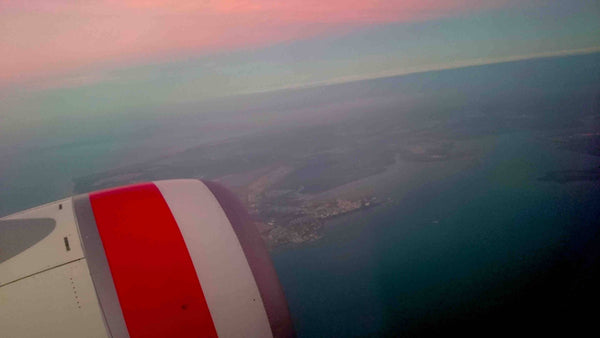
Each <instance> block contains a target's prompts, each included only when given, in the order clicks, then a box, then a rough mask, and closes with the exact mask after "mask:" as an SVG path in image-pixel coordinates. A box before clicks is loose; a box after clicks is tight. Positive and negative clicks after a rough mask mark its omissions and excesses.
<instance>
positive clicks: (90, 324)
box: [0, 180, 294, 337]
mask: <svg viewBox="0 0 600 338" xmlns="http://www.w3.org/2000/svg"><path fill="white" fill-rule="evenodd" d="M0 328H1V331H2V333H1V335H2V336H3V337H54V336H57V337H58V336H60V337H129V336H131V337H139V336H144V337H166V336H170V337H192V336H193V337H198V336H202V337H217V336H219V337H291V336H294V331H293V327H292V323H291V319H290V315H289V311H288V307H287V302H286V300H285V297H284V294H283V290H282V288H281V286H280V284H279V280H278V278H277V275H276V273H275V270H274V268H273V265H272V263H271V260H270V258H269V255H268V253H267V251H266V249H265V247H264V244H263V242H262V239H261V238H260V236H259V234H258V231H257V230H256V228H255V227H254V225H253V224H252V221H251V219H250V218H249V216H248V214H247V212H246V211H245V209H244V207H243V206H242V204H241V203H240V202H239V201H238V200H237V199H236V198H235V197H234V196H233V194H232V193H231V192H229V191H228V190H227V189H225V188H223V187H222V186H220V185H218V184H215V183H212V182H203V181H199V180H167V181H156V182H151V183H141V184H135V185H131V186H125V187H120V188H115V189H109V190H103V191H98V192H92V193H89V194H83V195H78V196H74V197H71V198H67V199H64V200H60V201H56V202H53V203H49V204H46V205H43V206H40V207H37V208H33V209H29V210H26V211H23V212H20V213H17V214H14V215H10V216H7V217H4V218H2V219H0Z"/></svg>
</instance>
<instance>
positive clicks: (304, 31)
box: [0, 0, 600, 113]
mask: <svg viewBox="0 0 600 338" xmlns="http://www.w3.org/2000/svg"><path fill="white" fill-rule="evenodd" d="M599 18H600V5H598V3H596V2H594V1H587V0H562V1H560V0H554V1H542V0H483V1H481V0H362V1H352V0H330V1H321V0H287V1H278V0H253V1H251V0H224V1H216V0H204V1H191V0H179V1H178V0H170V1H158V0H104V1H70V0H28V1H27V0H15V1H12V0H0V53H1V55H2V58H0V96H4V97H5V98H8V99H9V101H11V100H14V98H15V95H14V90H15V89H16V90H18V91H19V92H20V93H21V94H22V93H23V90H25V91H27V92H30V93H31V91H35V92H38V93H39V91H40V90H41V91H48V90H50V91H52V92H51V94H52V93H56V92H55V91H56V90H63V91H64V90H80V89H81V88H84V87H85V88H92V89H93V90H95V93H97V96H99V97H101V98H107V97H110V98H114V97H115V96H114V95H116V97H117V101H119V99H118V97H119V96H118V94H119V93H118V91H120V89H117V90H116V91H117V92H116V93H113V92H111V88H117V87H119V86H121V88H122V87H123V86H127V87H128V88H129V89H130V90H131V91H133V92H132V93H131V96H130V97H129V98H128V100H129V101H128V104H130V103H131V104H134V105H135V104H138V103H139V104H145V103H147V104H155V103H157V102H160V103H165V102H169V100H195V99H202V98H204V97H214V96H227V95H233V94H236V93H247V92H256V91H265V90H274V89H279V88H290V87H296V86H305V85H313V84H321V83H332V82H344V81H349V80H355V79H361V78H369V77H377V76H386V75H394V74H402V73H409V72H415V71H423V70H432V69H441V68H452V67H458V66H464V65H471V64H482V63H490V62H498V61H503V60H511V59H520V58H529V57H537V56H548V55H562V54H569V53H580V52H590V51H596V50H598V48H599V47H600V34H598V32H599V31H600V24H599V23H598V22H600V19H599ZM165 80H166V81H165ZM93 86H96V87H95V88H93ZM98 86H100V87H98ZM139 88H144V89H143V92H144V93H151V94H152V95H147V94H144V95H142V97H140V95H137V94H136V93H135V92H136V90H137V89H139ZM198 88H201V89H202V90H198ZM3 93H4V94H3ZM7 93H8V94H7ZM21 94H19V95H21ZM63 94H64V95H63ZM71 94H73V93H71ZM71 94H69V93H68V92H63V93H61V97H63V98H64V97H69V95H71ZM28 95H29V94H28ZM65 95H66V96H65ZM147 96H152V99H153V100H158V101H157V102H155V101H152V100H150V101H152V102H150V101H148V102H146V101H145V100H146V99H147ZM157 96H158V97H161V98H160V99H157V98H156V97H157ZM46 99H48V98H47V97H46V98H45V99H44V100H46ZM50 100H51V99H50ZM51 101H52V100H51ZM63 101H64V100H63ZM32 102H38V101H36V100H32ZM52 102H53V103H52V104H50V105H49V104H48V102H46V101H44V103H43V105H44V106H46V107H48V106H50V107H53V106H54V105H53V104H54V103H56V102H54V101H52ZM119 102H121V101H119ZM21 103H22V102H21ZM63 103H64V102H63ZM19 104H20V103H19V102H12V101H11V102H8V103H5V105H4V106H2V105H0V108H2V109H7V110H10V111H14V110H15V109H16V107H20V106H19ZM27 104H30V103H27ZM31 104H34V103H31ZM40 104H42V103H40ZM37 108H38V106H35V105H34V106H31V110H34V111H35V110H36V109H37ZM63 108H64V107H62V108H60V109H61V111H63V110H65V109H63ZM20 109H22V107H21V108H18V109H17V110H20ZM57 109H58V108H57ZM115 109H118V107H116V108H115ZM66 110H68V109H66ZM3 113H4V112H3Z"/></svg>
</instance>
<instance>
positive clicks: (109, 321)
mask: <svg viewBox="0 0 600 338" xmlns="http://www.w3.org/2000/svg"><path fill="white" fill-rule="evenodd" d="M73 209H74V213H75V218H76V220H77V225H78V227H79V233H80V235H81V243H82V246H83V251H84V254H85V258H86V260H87V263H88V266H89V269H90V274H91V275H92V281H93V282H94V287H95V289H96V295H97V296H98V301H99V303H100V308H101V309H102V312H103V314H104V320H105V323H106V326H107V327H108V330H109V333H110V335H111V336H112V337H118V338H120V337H129V331H128V330H127V324H126V323H125V318H124V317H123V312H122V311H121V304H120V303H119V297H118V295H117V290H116V289H115V284H114V282H113V279H112V274H111V272H110V267H109V265H108V261H107V259H106V253H105V252H104V246H103V244H102V239H101V238H100V234H99V233H98V228H97V227H96V219H95V218H94V211H93V210H92V204H91V203H90V198H89V196H88V195H87V194H84V195H78V196H75V197H73Z"/></svg>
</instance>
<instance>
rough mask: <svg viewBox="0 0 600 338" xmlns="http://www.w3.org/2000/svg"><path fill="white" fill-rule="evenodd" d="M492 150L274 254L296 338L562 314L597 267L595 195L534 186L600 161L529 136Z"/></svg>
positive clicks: (583, 189)
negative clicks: (549, 175)
mask: <svg viewBox="0 0 600 338" xmlns="http://www.w3.org/2000/svg"><path fill="white" fill-rule="evenodd" d="M493 143H494V144H493V147H492V149H491V151H489V152H488V153H486V154H485V155H484V156H483V158H482V159H481V160H480V161H477V162H475V163H474V164H472V165H471V166H470V167H469V168H468V169H467V170H463V171H462V172H460V173H458V174H452V175H449V176H447V177H445V178H443V179H441V180H436V181H433V182H428V183H426V184H423V185H420V186H418V187H416V188H413V189H411V191H409V192H406V191H404V190H402V191H398V194H397V198H398V199H397V200H396V202H395V203H393V204H392V205H388V206H384V207H380V208H376V209H371V210H368V211H364V212H362V213H359V214H353V215H351V216H348V217H345V218H341V219H337V220H335V221H333V222H332V224H331V225H330V227H329V228H328V230H327V232H326V236H325V238H323V239H322V240H320V241H318V242H315V243H312V244H310V245H306V246H301V247H296V248H286V249H281V250H279V251H277V252H275V253H274V254H273V260H274V263H275V265H276V269H277V271H278V273H279V276H280V279H281V282H282V284H283V287H284V289H285V292H286V295H287V297H288V301H289V305H290V309H291V312H292V316H293V319H294V323H295V325H296V329H297V332H298V334H299V336H301V337H324V336H330V337H332V336H366V335H390V336H394V335H402V334H408V335H416V334H423V335H430V334H431V335H433V334H444V333H445V334H449V333H459V332H463V330H464V329H465V327H467V326H469V325H471V324H474V325H475V326H474V327H481V326H482V325H485V326H486V327H487V328H488V329H490V328H493V327H494V326H501V327H504V329H506V330H508V329H509V328H511V327H513V326H516V325H521V324H523V323H525V325H529V326H531V327H529V329H533V327H534V326H535V325H537V324H538V322H537V321H536V320H534V318H533V317H532V318H531V319H527V320H524V319H523V318H521V317H523V316H528V315H527V313H526V312H528V311H538V313H539V314H540V318H539V320H545V321H550V323H551V322H552V318H550V317H544V316H545V315H542V314H545V313H546V312H551V313H562V312H566V311H567V309H564V308H560V307H562V306H564V305H565V304H564V301H565V298H568V299H571V298H570V297H569V296H568V295H569V293H572V292H573V287H574V286H573V285H575V288H576V287H577V280H578V278H579V277H580V275H582V274H583V275H585V274H586V273H587V272H589V271H586V270H585V269H586V268H585V266H586V265H585V262H584V263H582V262H581V261H582V260H583V261H586V260H588V261H589V260H590V259H597V255H595V256H594V255H592V256H593V257H590V254H589V250H588V248H589V245H590V241H591V240H594V238H595V236H597V234H598V219H599V215H600V213H599V211H600V185H599V184H598V183H592V182H585V183H569V184H558V183H549V182H542V181H539V180H537V178H539V177H541V176H543V174H544V173H545V172H546V170H553V169H556V168H561V167H565V166H577V165H578V164H580V165H589V164H590V163H596V165H597V164H598V163H599V162H600V161H598V159H597V158H593V157H590V156H587V155H581V154H577V153H572V152H568V151H562V150H558V149H556V148H554V147H551V146H549V145H547V144H544V143H543V142H541V141H539V140H536V139H535V138H534V137H533V136H532V135H528V134H510V135H504V136H500V137H496V138H495V139H494V140H493ZM447 166H448V165H447V164H446V165H445V164H444V163H440V164H439V167H438V168H437V169H436V170H440V171H444V170H446V168H445V167H447ZM415 179H416V178H415ZM421 179H422V178H421ZM399 189H401V188H399ZM597 242H598V241H596V242H595V243H597ZM591 244H594V243H591ZM586 250H588V251H586ZM582 267H583V270H581V269H582ZM578 274H579V275H578ZM578 276H579V277H578ZM546 277H547V278H548V279H546ZM532 290H534V291H532ZM575 292H576V293H577V288H576V289H575ZM565 295H566V296H565ZM550 299H554V300H556V302H553V301H549V300H550ZM568 299H567V300H568ZM540 300H541V301H540ZM553 307H554V309H552V308H553ZM554 310H556V311H554ZM569 311H570V310H569ZM535 318H537V317H535ZM550 327H551V325H546V328H550ZM468 333H475V332H468Z"/></svg>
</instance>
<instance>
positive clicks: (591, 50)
mask: <svg viewBox="0 0 600 338" xmlns="http://www.w3.org/2000/svg"><path fill="white" fill-rule="evenodd" d="M595 53H600V46H596V47H587V48H576V49H563V50H559V51H555V52H542V53H534V54H526V55H515V56H507V57H500V58H476V59H470V60H465V61H457V62H453V63H449V64H435V65H431V66H426V67H414V68H409V69H404V70H392V71H385V72H380V73H375V74H370V75H365V76H357V75H349V76H342V77H338V78H335V79H332V80H323V81H315V82H310V83H306V84H298V85H290V86H283V87H277V88H269V89H264V90H250V91H244V92H239V93H236V94H233V95H224V96H219V97H214V98H225V97H233V96H243V95H252V94H265V93H271V92H278V91H286V90H295V89H309V88H318V87H327V86H332V85H337V84H345V83H353V82H360V81H368V80H376V79H384V78H392V77H397V76H404V75H412V74H420V73H430V72H436V71H443V70H452V69H461V68H469V67H477V66H485V65H493V64H501V63H510V62H517V61H527V60H535V59H549V58H555V57H566V56H577V55H588V54H595Z"/></svg>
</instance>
